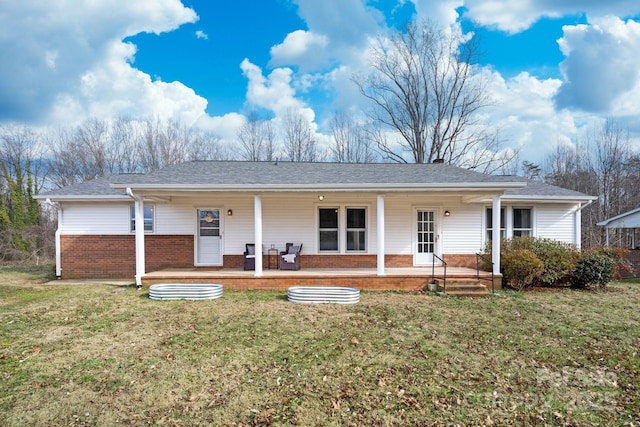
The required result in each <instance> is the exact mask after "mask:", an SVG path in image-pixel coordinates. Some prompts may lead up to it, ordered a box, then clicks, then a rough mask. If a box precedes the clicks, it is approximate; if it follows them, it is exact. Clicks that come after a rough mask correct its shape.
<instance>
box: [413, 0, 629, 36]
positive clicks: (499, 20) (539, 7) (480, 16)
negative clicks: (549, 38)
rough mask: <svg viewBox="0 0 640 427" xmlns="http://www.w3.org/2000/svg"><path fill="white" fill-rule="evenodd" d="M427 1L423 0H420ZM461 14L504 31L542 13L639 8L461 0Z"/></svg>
mask: <svg viewBox="0 0 640 427" xmlns="http://www.w3.org/2000/svg"><path fill="white" fill-rule="evenodd" d="M421 1H427V0H421ZM464 6H465V8H466V9H467V12H466V13H465V17H466V18H469V19H471V20H473V21H475V22H476V23H477V24H479V25H481V26H487V27H496V28H498V29H499V30H502V31H506V32H508V33H517V32H520V31H524V30H526V29H527V28H529V27H530V26H531V25H532V24H533V23H535V22H536V21H537V20H538V19H540V18H542V17H551V18H556V17H560V16H564V15H576V14H583V13H586V14H587V15H593V16H596V15H618V16H634V15H637V14H638V13H639V12H640V4H639V3H638V2H637V1H636V0H607V1H603V0H582V1H557V0H528V1H504V0H465V1H464Z"/></svg>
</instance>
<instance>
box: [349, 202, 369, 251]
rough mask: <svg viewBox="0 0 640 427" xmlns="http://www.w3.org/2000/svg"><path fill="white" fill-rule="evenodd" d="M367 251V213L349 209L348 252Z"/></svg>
mask: <svg viewBox="0 0 640 427" xmlns="http://www.w3.org/2000/svg"><path fill="white" fill-rule="evenodd" d="M366 250H367V211H366V209H364V208H347V251H366Z"/></svg>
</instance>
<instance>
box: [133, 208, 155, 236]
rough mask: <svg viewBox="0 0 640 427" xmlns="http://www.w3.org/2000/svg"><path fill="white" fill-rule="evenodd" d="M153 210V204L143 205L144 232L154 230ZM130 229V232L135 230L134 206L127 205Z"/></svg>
mask: <svg viewBox="0 0 640 427" xmlns="http://www.w3.org/2000/svg"><path fill="white" fill-rule="evenodd" d="M154 211H155V209H154V208H153V205H144V232H145V233H153V230H154ZM129 219H130V222H129V223H130V229H131V232H132V233H135V232H136V207H135V205H130V206H129Z"/></svg>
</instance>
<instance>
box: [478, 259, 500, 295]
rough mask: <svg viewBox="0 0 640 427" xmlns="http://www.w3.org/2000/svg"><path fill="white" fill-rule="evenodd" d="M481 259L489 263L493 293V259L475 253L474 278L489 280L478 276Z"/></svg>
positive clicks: (492, 290) (493, 291)
mask: <svg viewBox="0 0 640 427" xmlns="http://www.w3.org/2000/svg"><path fill="white" fill-rule="evenodd" d="M481 259H482V260H483V261H484V262H488V263H489V264H491V293H492V294H493V293H495V288H494V283H495V275H494V273H493V261H491V258H489V257H487V256H484V255H482V254H479V253H476V279H477V280H489V279H487V278H486V277H480V260H481Z"/></svg>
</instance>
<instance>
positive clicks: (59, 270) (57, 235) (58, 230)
mask: <svg viewBox="0 0 640 427" xmlns="http://www.w3.org/2000/svg"><path fill="white" fill-rule="evenodd" d="M45 202H46V203H47V204H48V205H49V206H51V207H54V208H56V210H57V212H58V226H57V227H56V232H55V234H54V236H55V237H54V240H55V245H56V279H60V278H61V277H62V246H61V243H60V235H61V234H62V226H63V210H62V205H60V203H56V202H52V201H51V199H49V198H47V199H45Z"/></svg>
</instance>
